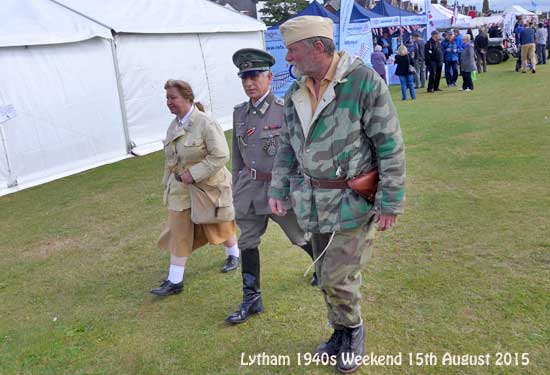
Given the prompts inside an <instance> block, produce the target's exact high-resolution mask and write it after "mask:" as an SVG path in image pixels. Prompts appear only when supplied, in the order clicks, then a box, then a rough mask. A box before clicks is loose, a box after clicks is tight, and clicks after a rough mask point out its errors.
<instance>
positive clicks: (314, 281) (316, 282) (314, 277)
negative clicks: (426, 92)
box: [310, 272, 319, 286]
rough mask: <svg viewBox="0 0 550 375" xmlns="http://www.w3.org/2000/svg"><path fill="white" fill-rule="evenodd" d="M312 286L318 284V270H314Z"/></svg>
mask: <svg viewBox="0 0 550 375" xmlns="http://www.w3.org/2000/svg"><path fill="white" fill-rule="evenodd" d="M310 284H311V286H318V285H319V279H318V278H317V272H313V277H312V278H311V283H310Z"/></svg>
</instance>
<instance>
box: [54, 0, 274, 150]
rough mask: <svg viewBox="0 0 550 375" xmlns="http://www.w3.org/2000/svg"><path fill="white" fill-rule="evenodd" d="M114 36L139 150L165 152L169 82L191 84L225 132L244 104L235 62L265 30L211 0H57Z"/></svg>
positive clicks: (131, 129) (259, 41)
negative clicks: (235, 56) (238, 53)
mask: <svg viewBox="0 0 550 375" xmlns="http://www.w3.org/2000/svg"><path fill="white" fill-rule="evenodd" d="M56 1H57V2H59V3H62V4H64V5H65V6H67V7H69V8H71V9H74V10H76V11H78V12H79V13H81V14H84V15H86V16H87V17H90V18H91V19H94V20H96V21H98V22H100V23H101V24H103V25H106V26H107V27H109V28H110V29H112V30H114V32H115V36H114V38H115V44H116V55H117V61H118V66H119V71H120V82H121V91H122V94H123V97H124V107H125V109H126V117H127V124H128V131H129V136H130V140H131V142H132V145H133V146H134V150H133V151H134V152H135V153H138V154H140V153H145V152H148V151H152V150H158V149H160V148H161V146H162V144H161V142H160V141H161V140H162V139H163V138H164V135H165V132H166V127H167V126H168V123H169V122H170V119H171V117H172V115H170V113H169V112H168V111H167V109H166V106H165V104H164V103H165V99H164V90H163V85H164V83H165V82H166V80H167V79H168V78H176V79H183V80H185V81H188V82H189V83H190V84H191V86H192V87H193V90H194V92H195V97H196V100H198V101H200V102H201V103H203V104H205V107H206V110H207V112H209V113H210V114H212V115H213V117H214V118H215V119H216V120H217V121H218V122H219V123H220V124H221V126H222V127H223V128H224V129H230V128H231V126H232V113H233V107H234V106H235V104H237V103H239V101H244V100H245V99H246V97H245V96H244V93H243V90H242V87H241V83H240V80H239V79H238V77H237V68H236V67H235V66H234V65H233V62H232V60H231V57H232V55H233V53H234V52H235V51H236V50H238V49H239V48H245V47H251V48H263V47H264V44H263V33H262V32H263V31H264V30H265V25H264V24H263V23H261V22H259V21H257V20H255V19H252V18H250V17H248V16H245V15H242V14H239V13H236V12H233V11H230V10H228V9H226V8H224V7H222V6H220V5H217V4H215V3H213V2H211V1H208V0H155V1H151V0H117V1H112V0H94V1H89V0H56Z"/></svg>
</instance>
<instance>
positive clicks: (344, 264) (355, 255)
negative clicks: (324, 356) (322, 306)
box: [311, 216, 376, 329]
mask: <svg viewBox="0 0 550 375" xmlns="http://www.w3.org/2000/svg"><path fill="white" fill-rule="evenodd" d="M375 228H376V223H375V217H374V216H373V217H372V218H371V219H370V220H369V221H368V222H367V223H365V224H364V225H362V226H360V227H359V228H356V229H353V230H348V231H342V232H336V233H335V234H334V237H333V238H332V241H330V239H331V236H332V234H331V233H314V234H312V237H311V242H312V245H313V255H314V257H315V259H317V257H318V256H319V255H320V254H321V253H322V252H323V250H324V249H325V247H326V246H327V245H329V247H328V249H327V251H326V252H325V254H324V255H323V256H322V257H321V258H320V259H319V260H318V261H317V263H316V264H315V271H316V272H317V277H318V278H319V281H320V287H321V291H322V293H323V297H324V299H325V303H326V305H327V313H328V320H329V323H330V324H331V325H332V327H333V328H334V329H342V328H343V327H349V328H354V327H358V326H359V325H361V323H362V322H363V321H362V318H361V305H360V301H361V291H360V289H361V269H362V268H363V267H364V266H365V265H366V264H367V261H368V260H369V259H370V257H371V254H372V240H373V238H374V231H375ZM329 242H330V244H329Z"/></svg>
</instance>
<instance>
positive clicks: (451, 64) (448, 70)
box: [441, 34, 460, 87]
mask: <svg viewBox="0 0 550 375" xmlns="http://www.w3.org/2000/svg"><path fill="white" fill-rule="evenodd" d="M441 48H442V50H443V57H444V61H445V80H446V81H447V87H456V80H457V79H458V53H459V52H460V47H459V46H458V43H457V42H456V40H455V38H454V35H453V34H448V35H447V40H444V41H443V42H441Z"/></svg>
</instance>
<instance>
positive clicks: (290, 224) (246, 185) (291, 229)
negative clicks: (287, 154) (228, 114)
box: [232, 93, 306, 249]
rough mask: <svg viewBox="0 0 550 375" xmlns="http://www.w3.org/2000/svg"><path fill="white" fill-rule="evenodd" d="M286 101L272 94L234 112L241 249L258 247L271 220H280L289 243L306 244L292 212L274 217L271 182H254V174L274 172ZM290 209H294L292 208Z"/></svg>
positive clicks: (235, 184)
mask: <svg viewBox="0 0 550 375" xmlns="http://www.w3.org/2000/svg"><path fill="white" fill-rule="evenodd" d="M283 103H284V102H283V101H282V100H281V99H279V98H277V97H275V96H274V95H273V94H272V93H269V94H268V95H267V96H266V98H265V99H264V100H263V101H261V102H260V103H259V104H258V105H257V106H256V107H254V106H253V105H252V103H251V102H250V101H249V102H244V103H241V104H239V105H237V106H236V107H235V111H234V112H233V165H232V168H233V203H234V206H235V214H236V218H237V224H238V225H239V227H240V229H241V237H240V238H239V248H241V249H250V248H255V247H258V245H259V244H260V237H261V236H262V235H263V234H264V233H265V230H266V228H267V222H268V219H269V218H270V217H271V218H272V219H273V220H274V221H276V222H277V223H278V224H279V225H280V226H281V228H282V229H283V231H284V232H285V234H286V235H287V237H288V238H289V240H290V241H291V242H292V243H293V244H295V245H298V246H301V245H304V244H305V243H306V241H305V240H304V232H303V231H302V230H301V229H300V228H299V226H298V224H297V222H296V217H295V215H294V213H293V212H292V211H290V212H289V213H288V215H286V216H283V217H280V216H275V215H271V208H270V207H269V204H268V190H269V184H270V183H269V181H259V180H256V179H254V178H253V177H254V172H253V171H251V169H253V170H256V171H257V172H259V173H271V170H272V169H273V161H274V160H275V155H276V152H277V148H278V147H279V136H280V134H281V130H282V127H283ZM289 208H290V207H289Z"/></svg>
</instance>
